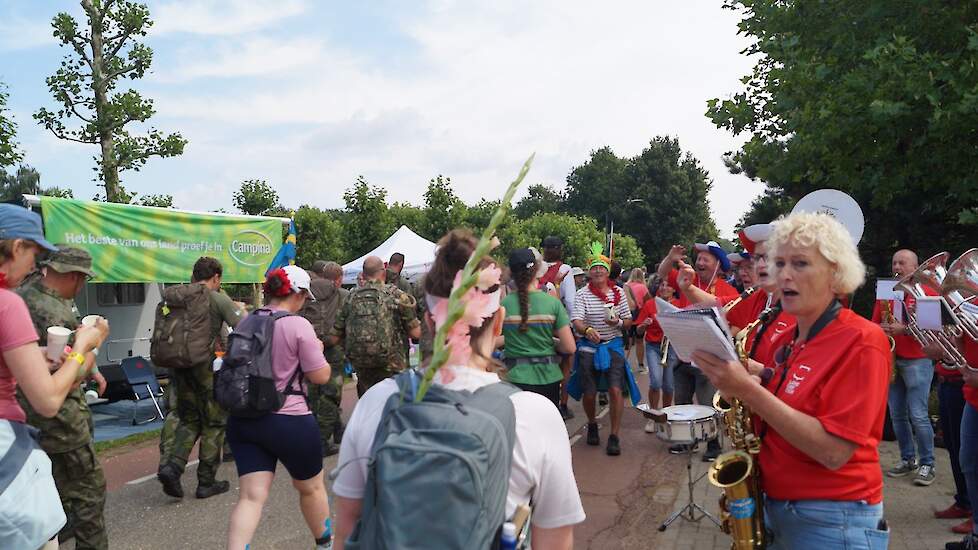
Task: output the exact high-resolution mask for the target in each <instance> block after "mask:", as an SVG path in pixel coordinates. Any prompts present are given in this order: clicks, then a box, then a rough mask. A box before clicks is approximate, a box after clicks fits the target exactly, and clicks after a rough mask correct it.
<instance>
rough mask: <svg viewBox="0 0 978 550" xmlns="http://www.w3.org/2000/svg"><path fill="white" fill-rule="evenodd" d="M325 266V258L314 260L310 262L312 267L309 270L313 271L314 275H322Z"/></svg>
mask: <svg viewBox="0 0 978 550" xmlns="http://www.w3.org/2000/svg"><path fill="white" fill-rule="evenodd" d="M325 268H326V260H316V261H315V262H313V263H312V267H311V268H309V270H310V271H312V272H313V273H315V274H316V275H322V274H323V269H325Z"/></svg>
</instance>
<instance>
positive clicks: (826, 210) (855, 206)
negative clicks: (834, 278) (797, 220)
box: [791, 189, 865, 244]
mask: <svg viewBox="0 0 978 550" xmlns="http://www.w3.org/2000/svg"><path fill="white" fill-rule="evenodd" d="M795 212H813V213H816V212H817V213H821V214H828V215H830V216H832V217H833V218H835V219H836V221H838V222H839V223H841V224H842V226H843V227H845V228H846V231H848V232H849V236H851V237H852V242H853V243H855V244H859V241H860V240H861V239H862V238H863V229H864V227H865V220H864V218H863V210H862V208H859V203H857V202H856V199H854V198H852V197H850V196H849V195H847V194H845V193H843V192H842V191H839V190H838V189H819V190H818V191H812V192H811V193H809V194H807V195H805V196H804V197H802V198H801V200H799V201H798V204H796V205H795V207H794V208H793V209H792V210H791V213H792V214H794V213H795Z"/></svg>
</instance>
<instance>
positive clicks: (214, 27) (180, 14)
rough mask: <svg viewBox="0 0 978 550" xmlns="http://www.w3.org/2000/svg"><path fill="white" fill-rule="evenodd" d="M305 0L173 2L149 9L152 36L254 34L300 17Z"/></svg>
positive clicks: (306, 3) (307, 5)
mask: <svg viewBox="0 0 978 550" xmlns="http://www.w3.org/2000/svg"><path fill="white" fill-rule="evenodd" d="M308 7H309V2H308V0H278V1H277V2H255V1H253V0H193V1H190V0H175V1H170V2H159V3H154V4H153V5H151V6H150V13H151V14H152V17H153V20H154V24H153V26H152V28H151V29H150V32H151V34H154V35H163V34H168V33H190V34H202V35H218V36H231V35H237V34H242V33H246V32H251V31H256V30H259V29H263V28H266V27H269V26H271V25H274V24H275V23H278V22H279V21H280V20H282V19H286V18H289V17H294V16H296V15H301V14H302V13H304V12H305V11H306V10H307V9H308Z"/></svg>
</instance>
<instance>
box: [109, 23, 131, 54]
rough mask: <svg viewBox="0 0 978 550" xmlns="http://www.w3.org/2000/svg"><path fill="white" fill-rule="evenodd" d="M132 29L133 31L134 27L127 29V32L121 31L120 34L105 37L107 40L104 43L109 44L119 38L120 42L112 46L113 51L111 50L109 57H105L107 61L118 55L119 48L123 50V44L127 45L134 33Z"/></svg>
mask: <svg viewBox="0 0 978 550" xmlns="http://www.w3.org/2000/svg"><path fill="white" fill-rule="evenodd" d="M132 31H133V29H129V28H127V29H126V32H123V33H119V34H117V35H115V36H113V37H110V38H106V39H105V42H104V43H105V44H108V43H111V42H112V41H113V40H115V39H117V38H119V43H118V44H116V45H115V46H113V47H112V51H111V52H109V55H108V57H106V58H105V59H106V61H107V60H109V59H112V58H113V57H115V56H116V54H117V53H119V50H121V49H122V46H124V45H125V43H126V40H128V39H129V36H130V35H131V34H132ZM120 37H121V38H120Z"/></svg>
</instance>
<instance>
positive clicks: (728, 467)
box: [707, 308, 774, 550]
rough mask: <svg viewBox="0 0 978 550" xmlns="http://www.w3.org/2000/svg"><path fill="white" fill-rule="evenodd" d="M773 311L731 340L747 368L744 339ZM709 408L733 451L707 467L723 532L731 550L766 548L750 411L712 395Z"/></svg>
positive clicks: (756, 442)
mask: <svg viewBox="0 0 978 550" xmlns="http://www.w3.org/2000/svg"><path fill="white" fill-rule="evenodd" d="M773 312H774V308H768V309H766V310H764V312H763V313H761V315H760V316H759V317H758V318H757V319H756V320H755V321H754V322H752V323H751V324H749V325H747V326H746V327H744V328H743V329H742V330H741V331H740V332H738V333H737V335H736V336H735V337H734V346H735V347H736V349H737V356H738V357H739V358H740V362H741V363H743V364H744V366H745V367H746V366H747V361H748V359H749V355H748V353H747V338H748V337H749V336H750V333H751V331H752V330H754V328H756V327H757V325H759V324H761V323H767V322H769V321H770V317H771V316H772V313H773ZM713 408H714V409H716V410H717V411H718V412H719V413H720V414H721V416H722V417H723V423H724V427H725V429H726V432H727V437H729V438H730V442H731V445H732V446H733V447H734V450H733V451H730V452H727V453H724V454H722V455H720V456H718V457H717V459H716V460H715V461H714V462H713V464H712V465H711V466H710V470H709V472H708V474H707V477H708V478H709V480H710V483H712V484H713V485H715V486H717V487H719V488H720V489H721V490H722V491H723V495H721V496H720V519H721V521H722V527H721V529H722V530H723V532H724V533H727V534H728V535H730V536H731V538H732V539H733V543H732V544H731V549H732V550H756V549H761V548H764V547H766V546H767V531H766V530H765V528H764V493H763V492H761V475H760V471H759V469H758V467H757V459H756V456H757V454H758V453H759V452H760V451H761V440H760V439H759V438H758V437H757V435H756V434H755V433H754V425H753V420H752V419H751V413H750V409H748V408H747V406H746V405H744V403H743V402H741V401H740V400H739V399H736V398H732V399H730V401H727V400H726V399H724V398H723V396H721V395H720V392H716V394H714V396H713Z"/></svg>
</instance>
